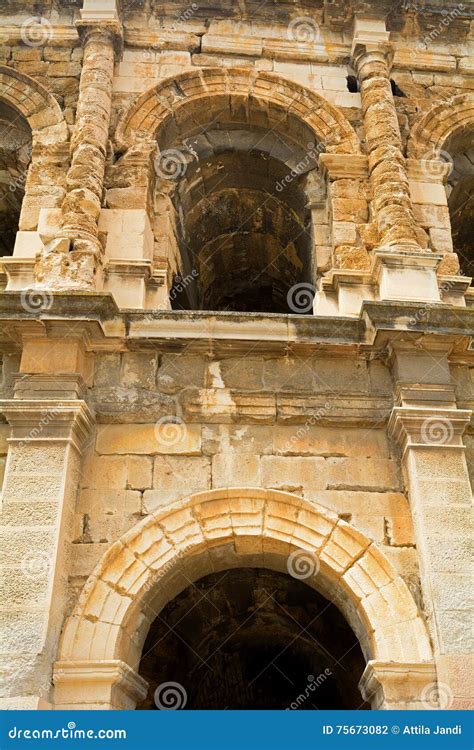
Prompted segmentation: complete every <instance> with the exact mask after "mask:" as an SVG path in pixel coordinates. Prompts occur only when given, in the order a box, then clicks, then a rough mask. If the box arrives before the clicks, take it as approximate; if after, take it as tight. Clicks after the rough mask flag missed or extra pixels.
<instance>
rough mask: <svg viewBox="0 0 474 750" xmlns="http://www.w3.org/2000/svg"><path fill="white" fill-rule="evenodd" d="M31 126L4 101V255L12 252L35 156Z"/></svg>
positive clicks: (0, 144) (0, 239)
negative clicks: (27, 174)
mask: <svg viewBox="0 0 474 750" xmlns="http://www.w3.org/2000/svg"><path fill="white" fill-rule="evenodd" d="M31 142H32V133H31V128H30V126H29V124H28V122H27V120H26V118H25V117H23V115H21V114H20V113H19V112H17V110H16V109H14V108H13V107H11V106H10V105H8V104H6V103H5V102H2V101H0V256H6V255H12V253H13V248H14V245H15V236H16V233H17V231H18V222H19V219H20V211H21V205H22V202H23V197H24V194H25V182H26V173H27V170H28V165H29V163H30V158H31Z"/></svg>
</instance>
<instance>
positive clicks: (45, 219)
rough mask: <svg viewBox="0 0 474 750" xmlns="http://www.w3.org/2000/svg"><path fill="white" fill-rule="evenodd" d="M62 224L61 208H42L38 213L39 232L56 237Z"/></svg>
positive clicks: (45, 237)
mask: <svg viewBox="0 0 474 750" xmlns="http://www.w3.org/2000/svg"><path fill="white" fill-rule="evenodd" d="M60 226H61V209H60V208H40V210H39V215H38V234H39V235H40V237H43V239H44V240H46V239H47V238H52V237H55V236H56V235H57V233H58V230H59V228H60Z"/></svg>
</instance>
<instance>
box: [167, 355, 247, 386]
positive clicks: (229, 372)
mask: <svg viewBox="0 0 474 750" xmlns="http://www.w3.org/2000/svg"><path fill="white" fill-rule="evenodd" d="M236 365H237V363H236V362H235V360H229V363H228V364H227V365H226V364H225V362H223V363H222V365H221V374H222V377H223V378H226V381H225V382H226V384H227V385H228V387H232V386H231V385H229V383H228V382H227V379H229V380H230V378H231V377H234V376H235V377H236V379H237V382H239V376H241V375H242V369H243V368H240V369H238V368H237V367H236ZM251 366H252V369H253V366H254V363H253V362H252V361H251ZM206 374H207V367H206V362H205V360H204V358H203V357H196V356H193V355H190V354H186V355H185V356H183V355H182V354H163V356H162V357H161V358H160V364H159V369H158V377H157V383H158V387H159V388H160V390H161V391H163V393H176V392H177V391H178V390H180V389H181V388H186V387H188V386H194V387H196V388H201V387H203V386H204V384H205V378H206ZM240 382H241V381H240ZM244 382H245V381H244Z"/></svg>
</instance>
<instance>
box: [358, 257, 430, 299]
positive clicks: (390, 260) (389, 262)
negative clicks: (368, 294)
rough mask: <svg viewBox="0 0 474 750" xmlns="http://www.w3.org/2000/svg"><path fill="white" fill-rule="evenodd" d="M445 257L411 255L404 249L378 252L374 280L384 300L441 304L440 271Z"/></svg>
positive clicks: (375, 259) (373, 274) (373, 272)
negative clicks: (438, 268)
mask: <svg viewBox="0 0 474 750" xmlns="http://www.w3.org/2000/svg"><path fill="white" fill-rule="evenodd" d="M442 257H443V256H442V255H437V254H435V253H432V252H416V251H413V250H409V251H407V249H406V248H405V247H404V246H396V245H395V246H393V247H390V248H388V247H387V248H379V249H378V250H375V251H374V261H373V265H372V276H373V278H374V281H375V283H376V284H377V286H378V290H379V293H378V298H379V299H380V300H399V301H413V302H441V297H440V294H439V288H438V279H437V276H436V269H437V267H438V266H439V264H440V263H441V260H442Z"/></svg>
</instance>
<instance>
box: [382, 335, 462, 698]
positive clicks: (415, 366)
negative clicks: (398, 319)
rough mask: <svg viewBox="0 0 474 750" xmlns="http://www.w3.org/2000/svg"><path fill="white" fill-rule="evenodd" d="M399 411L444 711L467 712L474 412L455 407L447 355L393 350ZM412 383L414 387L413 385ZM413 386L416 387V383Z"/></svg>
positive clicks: (395, 431) (397, 432)
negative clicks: (469, 452) (468, 450)
mask: <svg viewBox="0 0 474 750" xmlns="http://www.w3.org/2000/svg"><path fill="white" fill-rule="evenodd" d="M392 365H393V369H394V372H395V376H396V377H397V391H396V405H395V406H394V408H393V411H392V414H391V417H390V420H389V425H388V430H389V433H390V435H391V437H392V438H393V439H394V440H395V441H396V442H397V443H398V445H399V446H400V449H401V455H402V465H403V470H404V474H405V479H406V485H407V489H408V495H409V501H410V507H411V512H412V518H413V525H414V529H415V538H416V546H417V553H418V560H419V565H420V573H421V585H422V592H423V604H424V610H425V616H426V618H427V624H428V627H429V630H430V634H431V638H432V641H433V644H434V652H435V660H436V667H437V673H438V686H439V690H440V691H441V692H442V694H443V695H444V696H445V698H444V700H445V702H447V703H449V705H444V706H442V707H444V708H451V707H454V708H455V707H459V708H463V707H465V705H466V701H467V699H468V696H469V685H468V684H466V681H465V680H464V681H463V680H460V679H459V674H462V672H463V669H464V665H465V663H466V660H468V659H469V657H468V654H469V652H470V651H471V644H470V643H469V640H470V639H469V633H470V632H471V628H470V615H469V611H468V606H469V604H468V600H469V591H470V588H471V578H470V567H469V566H470V554H469V549H470V543H471V539H472V488H471V486H470V482H469V475H468V470H467V464H466V456H465V445H464V442H463V433H464V431H465V429H466V427H467V425H468V424H469V420H470V417H471V412H470V411H469V410H466V409H459V408H458V407H457V405H456V400H455V394H454V389H453V387H452V385H451V383H450V375H449V363H448V360H447V352H444V354H443V352H442V351H441V350H440V349H439V348H438V351H430V350H429V348H428V349H427V350H425V351H424V352H423V351H422V352H416V351H413V349H412V354H411V357H410V353H409V351H408V347H407V346H406V345H401V346H400V348H399V349H398V350H397V348H394V350H393V351H392ZM408 378H409V380H408ZM410 381H411V382H410Z"/></svg>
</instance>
